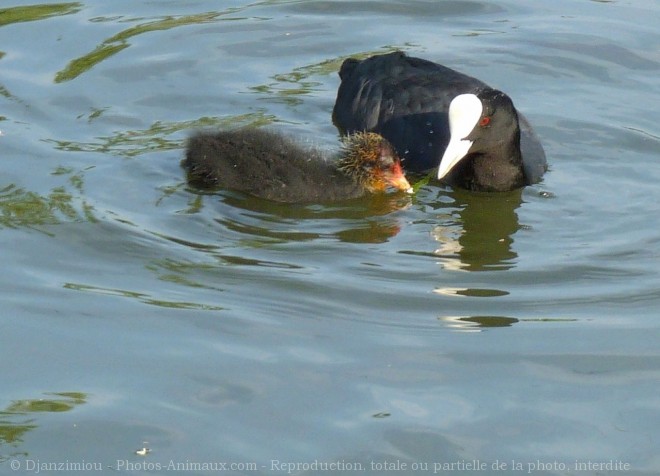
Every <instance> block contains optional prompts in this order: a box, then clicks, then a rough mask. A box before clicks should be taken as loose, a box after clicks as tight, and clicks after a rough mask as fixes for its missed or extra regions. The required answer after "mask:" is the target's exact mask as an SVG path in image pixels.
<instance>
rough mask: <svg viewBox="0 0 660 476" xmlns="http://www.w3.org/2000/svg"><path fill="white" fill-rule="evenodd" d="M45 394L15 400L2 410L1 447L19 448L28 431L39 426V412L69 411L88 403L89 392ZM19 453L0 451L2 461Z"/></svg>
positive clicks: (0, 423) (0, 460) (0, 418)
mask: <svg viewBox="0 0 660 476" xmlns="http://www.w3.org/2000/svg"><path fill="white" fill-rule="evenodd" d="M45 395H46V398H38V399H26V400H14V401H12V402H11V403H10V404H9V405H7V407H5V409H4V410H1V411H0V449H2V447H3V446H4V445H8V446H11V447H13V448H17V447H18V445H19V444H20V443H22V442H23V438H24V437H25V435H26V433H27V432H29V431H30V430H33V429H35V428H37V427H38V426H39V425H38V424H37V423H36V420H37V418H36V417H37V414H38V413H44V412H49V413H58V412H68V411H70V410H73V409H74V408H75V407H76V406H78V405H82V404H84V403H87V394H85V393H82V392H54V393H46V394H45ZM17 454H19V453H17V452H14V453H10V454H5V451H2V452H0V463H1V462H3V461H6V460H7V459H9V458H11V457H13V456H16V455H17ZM20 454H23V455H25V454H26V453H20Z"/></svg>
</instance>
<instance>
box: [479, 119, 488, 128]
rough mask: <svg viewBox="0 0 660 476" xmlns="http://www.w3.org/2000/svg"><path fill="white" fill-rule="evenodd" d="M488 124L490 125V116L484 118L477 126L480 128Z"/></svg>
mask: <svg viewBox="0 0 660 476" xmlns="http://www.w3.org/2000/svg"><path fill="white" fill-rule="evenodd" d="M488 124H490V116H484V117H482V118H481V120H480V121H479V125H480V126H481V127H486V126H487V125H488Z"/></svg>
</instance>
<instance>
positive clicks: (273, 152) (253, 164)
mask: <svg viewBox="0 0 660 476" xmlns="http://www.w3.org/2000/svg"><path fill="white" fill-rule="evenodd" d="M369 161H371V162H369ZM365 162H367V163H366V165H365ZM182 166H183V167H184V168H185V169H186V170H187V172H188V174H187V175H188V180H189V182H190V183H191V184H192V185H195V186H198V187H217V188H226V189H231V190H237V191H240V192H245V193H248V194H251V195H255V196H258V197H261V198H266V199H269V200H274V201H278V202H286V203H312V202H332V201H339V200H345V199H350V198H356V197H359V196H361V195H364V194H365V193H366V192H367V191H372V190H380V188H379V187H381V186H382V190H384V189H385V188H386V187H387V186H388V185H393V186H395V187H398V188H402V189H405V187H408V188H409V187H410V185H409V184H408V183H407V181H406V180H405V177H404V176H403V172H402V170H401V166H400V161H399V159H398V157H397V156H396V154H395V152H394V149H393V148H392V146H391V145H390V144H389V143H388V142H387V141H385V140H384V139H383V138H382V137H379V136H377V135H376V134H356V135H352V136H350V137H349V138H348V139H347V140H345V143H344V148H343V149H342V152H341V153H340V160H338V161H337V160H326V158H325V157H324V156H323V154H322V153H321V152H319V151H318V150H317V149H314V148H303V147H301V146H300V145H298V144H297V143H295V142H294V141H292V140H291V139H288V138H287V137H285V136H283V135H281V134H277V133H275V132H272V131H268V130H263V129H255V128H243V129H236V130H229V131H220V132H201V133H197V134H196V135H193V136H192V137H190V138H189V139H188V142H187V145H186V157H185V159H184V160H183V161H182ZM392 172H396V173H392Z"/></svg>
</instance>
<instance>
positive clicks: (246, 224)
mask: <svg viewBox="0 0 660 476" xmlns="http://www.w3.org/2000/svg"><path fill="white" fill-rule="evenodd" d="M221 196H222V204H223V205H228V206H230V207H232V208H234V209H235V210H237V211H238V212H239V214H240V216H239V217H238V219H234V218H231V217H228V216H227V215H226V214H223V213H219V214H220V216H221V217H219V218H217V219H216V221H217V222H218V223H219V224H221V225H222V226H223V227H224V228H226V229H228V230H231V231H235V232H239V233H241V234H244V235H252V236H255V237H258V239H261V238H267V239H268V240H269V241H270V242H272V241H273V240H275V241H281V242H287V241H309V240H315V239H319V238H335V239H338V240H339V241H343V242H350V243H383V242H386V241H388V240H389V239H391V238H392V237H393V236H395V235H397V234H398V233H399V232H400V231H401V226H402V223H401V222H400V220H399V218H398V217H397V216H396V213H395V212H397V211H399V210H403V209H405V208H407V207H409V206H410V204H411V198H410V196H407V195H403V194H400V193H393V194H376V195H366V196H364V197H360V198H357V199H353V200H346V201H344V202H338V203H332V204H283V203H277V202H273V201H269V200H265V199H260V198H256V197H251V196H246V195H243V194H237V193H234V192H228V193H223V194H222V195H221ZM319 220H322V221H321V222H319ZM325 220H327V222H325V223H324V222H323V221H325ZM338 224H341V225H342V227H343V228H341V229H338V226H337V225H338ZM324 230H328V231H324Z"/></svg>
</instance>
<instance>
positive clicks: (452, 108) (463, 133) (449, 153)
mask: <svg viewBox="0 0 660 476" xmlns="http://www.w3.org/2000/svg"><path fill="white" fill-rule="evenodd" d="M482 111H483V105H482V104H481V100H480V99H479V98H478V97H477V96H475V95H474V94H461V95H460V96H456V97H455V98H454V99H453V100H452V102H451V104H450V105H449V134H450V137H449V144H447V149H445V153H444V154H443V155H442V160H440V166H439V167H438V179H441V178H443V177H444V176H445V175H447V174H448V173H449V172H450V171H451V169H452V168H454V166H455V165H456V164H457V163H458V162H460V160H461V159H462V158H463V157H465V156H466V155H467V153H468V151H469V150H470V147H472V144H473V143H474V142H473V141H471V140H468V139H466V137H467V136H468V135H470V132H472V129H474V127H475V126H476V125H477V122H478V121H479V118H480V117H481V113H482Z"/></svg>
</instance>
